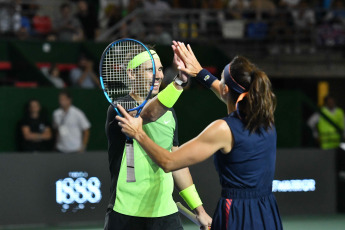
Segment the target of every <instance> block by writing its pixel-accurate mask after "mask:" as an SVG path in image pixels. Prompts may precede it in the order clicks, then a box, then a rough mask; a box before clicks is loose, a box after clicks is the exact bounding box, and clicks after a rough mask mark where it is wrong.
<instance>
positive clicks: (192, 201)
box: [179, 184, 202, 210]
mask: <svg viewBox="0 0 345 230" xmlns="http://www.w3.org/2000/svg"><path fill="white" fill-rule="evenodd" d="M179 194H180V196H181V197H182V198H183V200H184V201H185V202H186V203H187V204H188V206H189V207H190V209H192V210H193V209H195V208H197V207H199V206H200V205H202V202H201V199H200V197H199V194H198V192H197V191H196V188H195V184H192V185H191V186H189V187H188V188H185V189H183V190H182V191H181V192H180V193H179Z"/></svg>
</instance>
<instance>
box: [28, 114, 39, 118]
mask: <svg viewBox="0 0 345 230" xmlns="http://www.w3.org/2000/svg"><path fill="white" fill-rule="evenodd" d="M30 116H31V118H33V119H36V118H38V117H39V113H31V114H30Z"/></svg>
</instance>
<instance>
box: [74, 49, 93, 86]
mask: <svg viewBox="0 0 345 230" xmlns="http://www.w3.org/2000/svg"><path fill="white" fill-rule="evenodd" d="M70 79H71V83H72V85H73V86H76V87H81V88H95V87H100V83H99V80H98V77H97V76H96V73H95V72H94V70H93V61H91V60H90V59H89V58H87V57H86V56H85V55H81V56H80V58H79V62H78V67H76V68H74V69H72V70H71V73H70Z"/></svg>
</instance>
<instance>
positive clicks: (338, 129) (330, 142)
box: [307, 96, 345, 149]
mask: <svg viewBox="0 0 345 230" xmlns="http://www.w3.org/2000/svg"><path fill="white" fill-rule="evenodd" d="M307 123H308V126H309V127H310V128H311V129H312V131H313V136H314V138H315V139H316V140H317V141H318V142H319V144H320V146H321V148H322V149H334V148H337V147H339V144H340V142H341V141H342V139H343V137H344V136H345V135H344V111H343V110H342V109H341V108H338V107H337V106H336V102H335V99H334V98H333V97H332V96H327V97H325V98H324V106H323V107H322V108H321V109H320V113H314V114H313V115H312V116H311V117H310V118H309V120H308V122H307Z"/></svg>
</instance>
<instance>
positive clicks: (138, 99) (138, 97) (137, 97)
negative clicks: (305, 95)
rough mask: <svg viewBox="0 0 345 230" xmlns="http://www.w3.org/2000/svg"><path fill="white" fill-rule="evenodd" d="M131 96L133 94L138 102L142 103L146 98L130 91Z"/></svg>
mask: <svg viewBox="0 0 345 230" xmlns="http://www.w3.org/2000/svg"><path fill="white" fill-rule="evenodd" d="M129 96H131V97H132V98H133V99H134V100H135V101H136V102H137V103H139V104H141V103H142V102H143V101H144V100H145V99H144V98H142V97H140V96H138V95H136V94H135V93H129Z"/></svg>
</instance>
